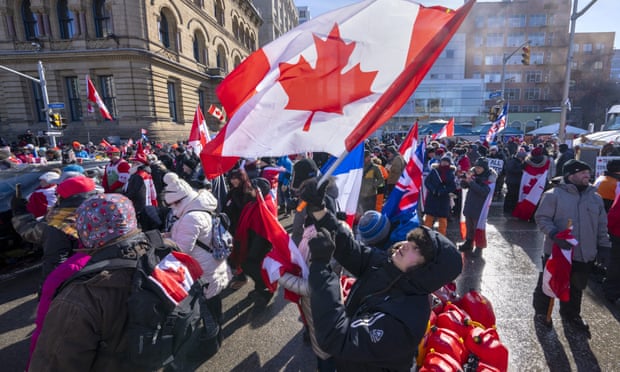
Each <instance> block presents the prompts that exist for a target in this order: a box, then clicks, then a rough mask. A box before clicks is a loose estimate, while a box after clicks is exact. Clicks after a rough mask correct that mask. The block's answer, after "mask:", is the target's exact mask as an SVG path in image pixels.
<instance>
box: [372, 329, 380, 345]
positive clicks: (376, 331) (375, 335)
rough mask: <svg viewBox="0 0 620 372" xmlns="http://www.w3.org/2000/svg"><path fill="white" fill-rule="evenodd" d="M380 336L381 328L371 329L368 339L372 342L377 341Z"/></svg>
mask: <svg viewBox="0 0 620 372" xmlns="http://www.w3.org/2000/svg"><path fill="white" fill-rule="evenodd" d="M381 337H383V330H382V329H373V330H372V331H370V341H371V342H372V343H373V344H376V343H377V342H379V341H380V340H381Z"/></svg>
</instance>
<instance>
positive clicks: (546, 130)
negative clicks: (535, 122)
mask: <svg viewBox="0 0 620 372" xmlns="http://www.w3.org/2000/svg"><path fill="white" fill-rule="evenodd" d="M559 131H560V123H555V124H549V125H545V126H544V127H540V128H538V129H534V130H532V131H530V132H527V134H533V135H543V134H558V132H559ZM586 133H588V131H587V130H585V129H581V128H577V127H573V126H571V125H567V126H566V134H586Z"/></svg>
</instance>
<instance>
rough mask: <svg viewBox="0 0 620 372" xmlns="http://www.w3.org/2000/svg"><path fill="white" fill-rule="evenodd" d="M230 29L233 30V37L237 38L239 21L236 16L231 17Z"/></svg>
mask: <svg viewBox="0 0 620 372" xmlns="http://www.w3.org/2000/svg"><path fill="white" fill-rule="evenodd" d="M232 31H233V35H234V36H235V38H236V39H237V40H239V22H238V21H237V17H236V16H235V17H233V23H232Z"/></svg>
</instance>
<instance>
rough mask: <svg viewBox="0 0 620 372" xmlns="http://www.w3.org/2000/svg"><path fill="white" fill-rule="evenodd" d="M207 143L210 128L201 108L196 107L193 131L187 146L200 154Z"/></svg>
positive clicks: (190, 133)
mask: <svg viewBox="0 0 620 372" xmlns="http://www.w3.org/2000/svg"><path fill="white" fill-rule="evenodd" d="M207 142H209V128H207V122H206V121H205V117H204V115H203V114H202V110H201V109H200V106H196V111H195V112H194V121H193V122H192V129H191V130H190V132H189V139H188V141H187V144H188V146H189V147H191V148H192V150H193V151H194V153H195V154H200V151H202V149H203V148H204V146H205V145H206V144H207Z"/></svg>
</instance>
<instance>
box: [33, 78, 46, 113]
mask: <svg viewBox="0 0 620 372" xmlns="http://www.w3.org/2000/svg"><path fill="white" fill-rule="evenodd" d="M32 96H33V97H34V107H35V108H36V117H37V121H38V122H39V123H40V122H43V121H46V116H47V115H46V114H45V102H43V92H42V91H41V85H40V84H39V83H36V82H34V81H32Z"/></svg>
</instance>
